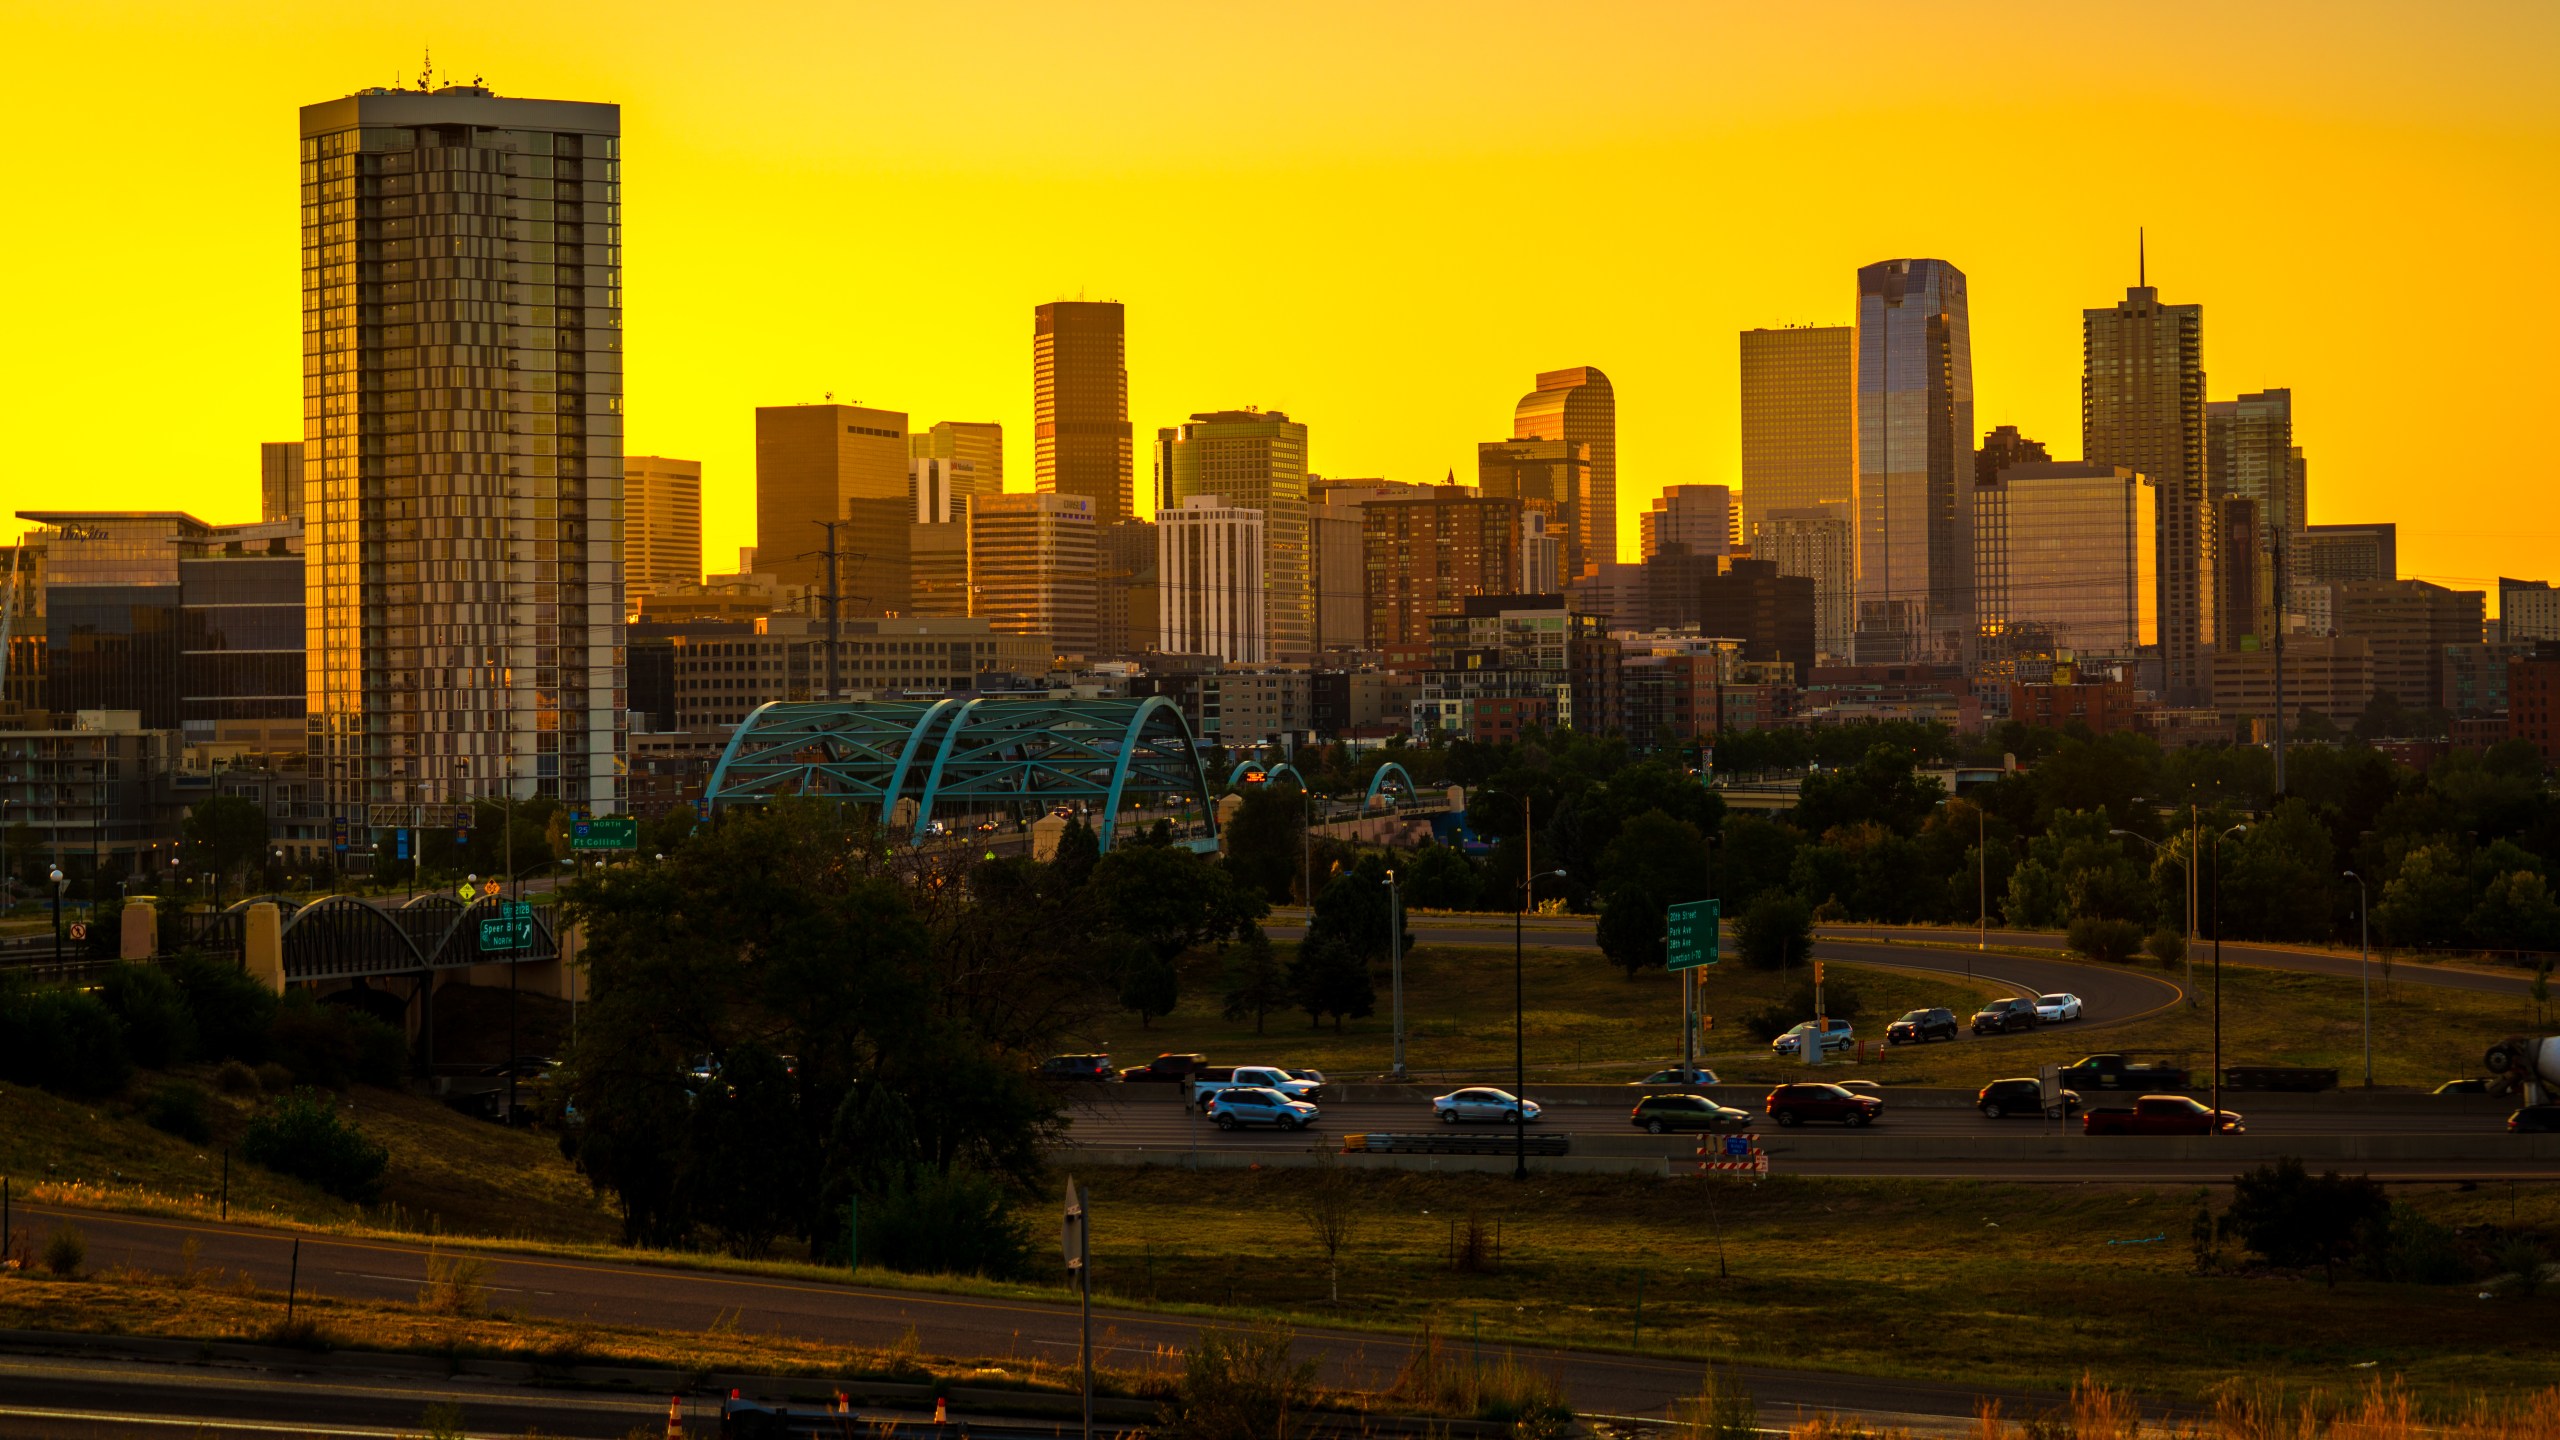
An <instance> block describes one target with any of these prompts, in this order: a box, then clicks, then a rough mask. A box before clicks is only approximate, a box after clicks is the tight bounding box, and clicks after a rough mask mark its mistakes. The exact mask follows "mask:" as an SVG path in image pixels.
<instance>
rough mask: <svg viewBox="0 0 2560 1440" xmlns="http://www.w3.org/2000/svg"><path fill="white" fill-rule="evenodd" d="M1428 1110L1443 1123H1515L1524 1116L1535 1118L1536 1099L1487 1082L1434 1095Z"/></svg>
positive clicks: (1536, 1116) (1528, 1118) (1536, 1115)
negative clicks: (1525, 1098)
mask: <svg viewBox="0 0 2560 1440" xmlns="http://www.w3.org/2000/svg"><path fill="white" fill-rule="evenodd" d="M1431 1113H1432V1114H1434V1115H1437V1116H1439V1117H1440V1123H1441V1124H1443V1125H1456V1124H1459V1123H1461V1122H1463V1121H1468V1120H1495V1121H1509V1122H1511V1123H1514V1124H1517V1123H1519V1122H1521V1121H1522V1120H1524V1119H1527V1120H1535V1119H1537V1118H1538V1102H1537V1101H1535V1100H1523V1099H1521V1098H1519V1097H1518V1096H1516V1095H1513V1094H1512V1093H1511V1092H1510V1091H1508V1090H1496V1089H1494V1088H1493V1087H1492V1086H1490V1085H1471V1086H1469V1087H1467V1088H1466V1089H1464V1090H1452V1091H1450V1092H1449V1093H1448V1094H1446V1095H1439V1096H1434V1097H1433V1098H1432V1101H1431Z"/></svg>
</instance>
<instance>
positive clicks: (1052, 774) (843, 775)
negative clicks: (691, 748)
mask: <svg viewBox="0 0 2560 1440" xmlns="http://www.w3.org/2000/svg"><path fill="white" fill-rule="evenodd" d="M783 795H827V796H833V797H836V798H839V799H843V800H850V801H854V802H856V803H858V804H862V805H865V806H868V807H869V808H871V809H872V810H873V811H875V812H876V813H877V814H878V815H879V816H880V817H881V821H882V823H883V824H884V825H887V824H903V823H909V822H907V821H905V820H904V818H903V816H904V812H903V811H902V809H901V807H902V806H906V805H912V806H913V807H914V819H913V821H912V823H911V830H910V838H911V839H912V840H913V841H914V842H915V843H917V844H922V843H924V842H925V841H926V840H927V839H929V838H931V836H932V834H933V827H934V823H935V819H936V817H937V816H940V817H942V818H943V819H944V820H945V821H946V822H948V821H953V820H957V819H959V818H960V817H962V816H965V815H970V814H976V813H981V812H985V811H990V810H994V811H1003V812H1010V813H1012V814H1015V815H1017V816H1024V815H1028V814H1030V813H1032V812H1035V811H1047V810H1050V809H1053V808H1055V807H1056V806H1058V805H1061V804H1070V803H1081V804H1084V805H1086V806H1088V807H1090V808H1092V809H1094V810H1095V811H1097V812H1098V814H1099V823H1098V825H1097V827H1096V839H1097V840H1098V841H1099V842H1100V844H1101V846H1102V848H1103V849H1105V850H1108V849H1110V848H1111V842H1112V837H1113V832H1114V829H1115V827H1116V825H1117V822H1118V819H1119V815H1120V811H1121V809H1122V807H1123V806H1124V805H1125V804H1128V803H1130V802H1132V801H1135V800H1138V799H1140V798H1142V797H1147V796H1161V797H1168V798H1172V799H1176V800H1178V801H1189V802H1194V803H1197V804H1198V805H1199V807H1200V812H1201V818H1202V821H1203V823H1204V824H1205V825H1206V826H1207V827H1208V833H1209V837H1210V839H1211V841H1213V842H1214V840H1215V838H1216V834H1217V823H1218V821H1217V810H1216V807H1215V805H1214V803H1213V800H1212V797H1211V795H1210V793H1209V777H1208V771H1207V769H1206V768H1205V766H1204V764H1203V762H1202V758H1201V753H1200V746H1199V744H1198V742H1197V741H1196V740H1195V739H1194V738H1193V737H1192V734H1191V726H1190V724H1189V723H1188V722H1186V721H1185V720H1184V719H1183V718H1182V711H1181V709H1180V708H1179V707H1177V706H1176V705H1175V704H1174V703H1173V702H1172V701H1171V700H1168V699H1166V698H1165V697H1163V696H1161V695H1149V696H1143V697H1137V698H1129V697H1112V698H1107V699H1053V698H1050V697H1047V696H1039V697H1030V696H1025V697H1020V698H1016V697H1012V696H979V697H976V698H974V699H967V700H963V699H959V698H945V699H941V700H931V701H925V700H887V701H844V702H832V701H831V702H790V701H776V702H773V703H771V704H767V705H762V706H759V707H757V708H756V709H755V711H754V712H752V713H751V714H749V715H748V716H747V719H746V722H745V723H744V724H741V725H740V726H739V727H738V729H737V733H736V734H734V735H732V736H730V737H729V746H728V748H727V749H726V750H725V751H723V752H722V753H721V756H720V763H719V764H718V765H717V766H715V767H714V768H713V770H712V772H711V783H710V785H709V786H708V787H707V788H706V789H705V791H704V792H703V800H704V803H705V805H706V807H707V808H708V809H709V810H710V811H711V813H712V814H714V815H715V816H716V815H717V814H718V813H719V811H720V810H721V809H722V808H724V807H727V806H732V805H741V804H758V803H763V802H767V801H770V800H772V799H774V798H775V797H777V796H783Z"/></svg>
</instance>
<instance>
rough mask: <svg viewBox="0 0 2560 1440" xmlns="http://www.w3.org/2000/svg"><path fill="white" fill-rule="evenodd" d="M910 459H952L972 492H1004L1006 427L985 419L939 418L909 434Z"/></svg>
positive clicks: (972, 493)
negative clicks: (924, 427) (925, 428)
mask: <svg viewBox="0 0 2560 1440" xmlns="http://www.w3.org/2000/svg"><path fill="white" fill-rule="evenodd" d="M907 458H908V459H910V460H948V461H951V462H952V467H951V468H952V472H953V473H954V474H956V475H958V476H959V477H960V480H961V482H962V489H963V490H964V492H965V493H967V494H971V495H1001V494H1003V493H1004V427H1003V426H1002V425H998V424H996V423H994V422H992V421H983V420H937V421H935V422H934V424H933V427H932V428H931V429H927V430H916V431H912V432H910V433H909V434H908V436H907Z"/></svg>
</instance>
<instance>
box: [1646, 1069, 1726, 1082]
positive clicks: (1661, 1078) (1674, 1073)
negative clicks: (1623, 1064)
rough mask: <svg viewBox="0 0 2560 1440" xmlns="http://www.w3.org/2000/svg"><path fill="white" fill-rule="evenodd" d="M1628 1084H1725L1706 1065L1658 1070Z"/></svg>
mask: <svg viewBox="0 0 2560 1440" xmlns="http://www.w3.org/2000/svg"><path fill="white" fill-rule="evenodd" d="M1627 1083H1628V1084H1630V1085H1721V1084H1723V1083H1724V1082H1723V1081H1721V1080H1718V1079H1717V1078H1716V1072H1714V1071H1713V1070H1710V1069H1708V1068H1707V1067H1705V1066H1704V1065H1698V1066H1693V1067H1691V1068H1689V1069H1686V1070H1683V1069H1681V1068H1680V1067H1678V1066H1676V1065H1675V1066H1673V1067H1672V1068H1670V1069H1668V1070H1656V1071H1654V1072H1653V1073H1652V1074H1650V1075H1647V1076H1646V1077H1644V1078H1643V1079H1641V1080H1630V1081H1628V1082H1627Z"/></svg>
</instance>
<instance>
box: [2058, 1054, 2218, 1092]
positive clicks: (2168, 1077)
mask: <svg viewBox="0 0 2560 1440" xmlns="http://www.w3.org/2000/svg"><path fill="white" fill-rule="evenodd" d="M2062 1083H2063V1084H2064V1085H2067V1086H2069V1087H2070V1088H2072V1089H2074V1090H2184V1089H2186V1088H2187V1072H2186V1071H2185V1070H2184V1069H2181V1068H2180V1067H2178V1066H2175V1065H2155V1064H2150V1063H2147V1062H2142V1061H2136V1060H2134V1059H2133V1058H2132V1057H2130V1056H2125V1055H2083V1056H2081V1057H2080V1058H2079V1059H2077V1060H2075V1061H2073V1062H2071V1063H2070V1064H2069V1065H2066V1066H2064V1067H2062Z"/></svg>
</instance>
